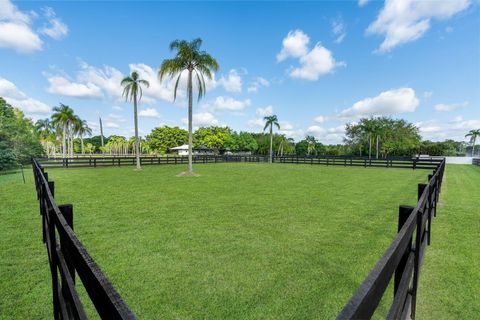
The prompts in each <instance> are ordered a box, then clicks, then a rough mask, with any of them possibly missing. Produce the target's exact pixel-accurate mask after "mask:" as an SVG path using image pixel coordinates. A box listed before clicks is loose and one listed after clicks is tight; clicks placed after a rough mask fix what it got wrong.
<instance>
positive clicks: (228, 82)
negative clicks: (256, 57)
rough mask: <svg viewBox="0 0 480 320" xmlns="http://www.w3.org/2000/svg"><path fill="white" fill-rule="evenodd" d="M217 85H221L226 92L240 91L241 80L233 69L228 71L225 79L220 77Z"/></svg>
mask: <svg viewBox="0 0 480 320" xmlns="http://www.w3.org/2000/svg"><path fill="white" fill-rule="evenodd" d="M218 83H219V84H220V85H222V86H223V87H224V88H225V90H226V91H228V92H241V91H242V78H241V77H240V75H239V74H238V72H237V70H235V69H232V70H230V72H229V73H228V76H227V77H226V78H225V77H223V76H222V77H221V78H220V79H219V80H218Z"/></svg>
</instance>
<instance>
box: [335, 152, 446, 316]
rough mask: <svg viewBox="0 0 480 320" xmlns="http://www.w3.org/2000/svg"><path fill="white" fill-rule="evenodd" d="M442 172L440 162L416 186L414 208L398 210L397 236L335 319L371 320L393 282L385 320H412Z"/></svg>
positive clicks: (435, 212)
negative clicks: (392, 292)
mask: <svg viewBox="0 0 480 320" xmlns="http://www.w3.org/2000/svg"><path fill="white" fill-rule="evenodd" d="M444 171H445V160H442V161H441V162H440V164H439V165H438V166H437V168H436V169H435V170H434V172H433V174H432V175H429V176H428V183H427V184H423V183H421V184H419V185H418V202H417V204H416V206H415V207H411V206H400V208H399V216H398V233H397V236H396V237H395V239H394V240H393V242H392V243H391V245H390V247H389V248H388V249H387V251H386V252H385V253H384V255H383V256H382V257H381V258H380V260H379V261H378V262H377V264H376V265H375V267H374V268H373V270H372V271H371V272H370V273H369V274H368V276H367V277H366V278H365V280H364V281H363V283H362V284H361V285H360V287H359V288H358V290H357V291H356V292H355V294H354V295H353V296H352V298H351V299H350V301H349V302H348V303H347V305H345V307H344V308H343V310H342V311H341V312H340V314H339V315H338V317H337V319H341V320H344V319H370V318H371V317H372V316H373V314H374V313H375V310H376V309H377V307H378V304H379V303H380V301H381V299H382V297H383V295H384V294H385V291H386V289H387V287H388V285H389V283H390V282H391V280H392V278H393V285H394V288H393V291H394V296H393V301H392V302H391V304H390V309H389V312H388V315H387V319H415V313H416V306H417V295H418V282H419V278H420V269H421V266H422V262H423V257H424V255H425V251H426V247H427V245H430V239H431V230H432V229H431V228H432V227H431V226H432V218H433V217H435V216H436V214H437V204H438V198H439V195H440V190H441V188H442V180H443V173H444ZM413 239H415V240H414V241H413Z"/></svg>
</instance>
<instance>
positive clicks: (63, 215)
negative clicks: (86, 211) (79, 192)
mask: <svg viewBox="0 0 480 320" xmlns="http://www.w3.org/2000/svg"><path fill="white" fill-rule="evenodd" d="M32 167H33V175H34V179H35V187H36V190H37V197H38V200H39V202H40V215H41V218H42V231H43V242H44V243H45V244H46V247H47V253H48V261H49V264H50V272H51V277H52V297H53V318H54V319H87V316H86V314H85V311H84V308H83V305H82V302H81V301H80V298H79V296H78V293H77V290H76V287H75V274H78V276H79V278H80V280H81V281H82V284H83V286H84V288H85V290H86V291H87V293H88V295H89V296H90V299H91V300H92V302H93V305H94V306H95V308H96V310H97V312H98V314H99V316H100V317H101V318H102V319H135V316H134V315H133V313H132V312H131V311H130V309H129V308H128V306H127V305H126V304H125V302H124V301H123V300H122V298H121V297H120V295H119V294H118V293H117V291H116V290H115V288H114V287H113V286H112V284H111V283H110V281H109V280H108V278H107V277H106V276H105V274H104V273H103V272H102V271H101V270H100V267H99V266H98V265H97V264H96V263H95V261H94V260H93V258H92V257H91V256H90V255H89V254H88V252H87V250H86V249H85V247H84V246H83V245H82V243H81V242H80V240H79V239H78V238H77V236H76V235H75V233H74V231H73V207H72V205H70V204H67V205H60V206H59V205H57V204H56V202H55V200H54V193H55V185H54V183H53V181H48V173H46V172H45V171H44V169H43V168H42V166H41V165H40V164H39V163H38V162H37V161H36V160H35V159H33V160H32Z"/></svg>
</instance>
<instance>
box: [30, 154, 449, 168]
mask: <svg viewBox="0 0 480 320" xmlns="http://www.w3.org/2000/svg"><path fill="white" fill-rule="evenodd" d="M268 159H269V157H268V156H235V155H221V156H206V155H197V156H193V163H195V164H200V163H223V162H268ZM37 160H38V162H39V163H40V164H41V165H42V166H43V167H44V168H84V167H94V168H96V167H110V166H129V165H135V161H136V159H135V158H134V157H92V158H86V157H84V158H39V159H37ZM442 160H443V159H442V158H440V159H439V158H412V157H390V158H380V159H374V158H370V159H369V158H366V157H353V156H317V157H298V156H275V157H273V162H274V163H293V164H312V165H314V164H316V165H327V166H355V167H382V168H407V169H429V170H433V169H435V168H436V167H437V166H438V164H439V163H440V162H442ZM140 162H141V165H142V166H148V165H163V164H187V163H188V157H186V156H166V157H141V158H140Z"/></svg>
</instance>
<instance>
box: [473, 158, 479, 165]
mask: <svg viewBox="0 0 480 320" xmlns="http://www.w3.org/2000/svg"><path fill="white" fill-rule="evenodd" d="M472 164H473V165H475V166H480V158H473V159H472Z"/></svg>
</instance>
